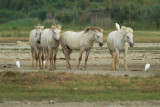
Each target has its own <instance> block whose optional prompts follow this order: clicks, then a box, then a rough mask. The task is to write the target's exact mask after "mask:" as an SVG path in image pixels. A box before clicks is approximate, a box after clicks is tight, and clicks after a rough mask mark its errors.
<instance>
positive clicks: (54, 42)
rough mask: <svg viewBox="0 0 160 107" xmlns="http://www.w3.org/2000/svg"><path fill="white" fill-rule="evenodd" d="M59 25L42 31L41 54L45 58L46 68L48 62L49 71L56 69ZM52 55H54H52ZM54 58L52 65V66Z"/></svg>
mask: <svg viewBox="0 0 160 107" xmlns="http://www.w3.org/2000/svg"><path fill="white" fill-rule="evenodd" d="M60 32H61V25H55V26H53V25H52V26H51V28H50V29H44V30H43V32H42V37H41V41H42V42H41V47H42V49H43V54H45V57H46V68H47V66H48V61H47V60H50V69H55V68H56V54H57V52H58V47H59V39H60ZM53 54H54V55H53ZM53 58H54V65H53ZM43 62H44V61H43V59H42V67H43Z"/></svg>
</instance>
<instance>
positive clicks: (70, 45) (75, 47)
mask: <svg viewBox="0 0 160 107" xmlns="http://www.w3.org/2000/svg"><path fill="white" fill-rule="evenodd" d="M67 46H68V48H70V49H72V50H79V49H80V46H79V43H76V42H70V43H68V44H67Z"/></svg>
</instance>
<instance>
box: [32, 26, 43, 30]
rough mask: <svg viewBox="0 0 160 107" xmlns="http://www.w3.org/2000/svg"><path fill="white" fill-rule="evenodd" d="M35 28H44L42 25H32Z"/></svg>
mask: <svg viewBox="0 0 160 107" xmlns="http://www.w3.org/2000/svg"><path fill="white" fill-rule="evenodd" d="M34 28H35V29H42V30H43V29H44V26H41V25H38V26H34Z"/></svg>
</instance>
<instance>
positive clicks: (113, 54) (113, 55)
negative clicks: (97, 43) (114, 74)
mask: <svg viewBox="0 0 160 107" xmlns="http://www.w3.org/2000/svg"><path fill="white" fill-rule="evenodd" d="M115 66H116V52H112V70H115Z"/></svg>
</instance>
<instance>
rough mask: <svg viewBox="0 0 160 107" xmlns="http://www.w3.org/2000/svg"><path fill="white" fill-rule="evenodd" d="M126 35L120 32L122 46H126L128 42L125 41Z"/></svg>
mask: <svg viewBox="0 0 160 107" xmlns="http://www.w3.org/2000/svg"><path fill="white" fill-rule="evenodd" d="M125 35H126V33H125V32H124V31H123V30H122V31H120V35H119V37H120V40H121V43H122V44H124V43H125V42H126V40H125Z"/></svg>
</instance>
